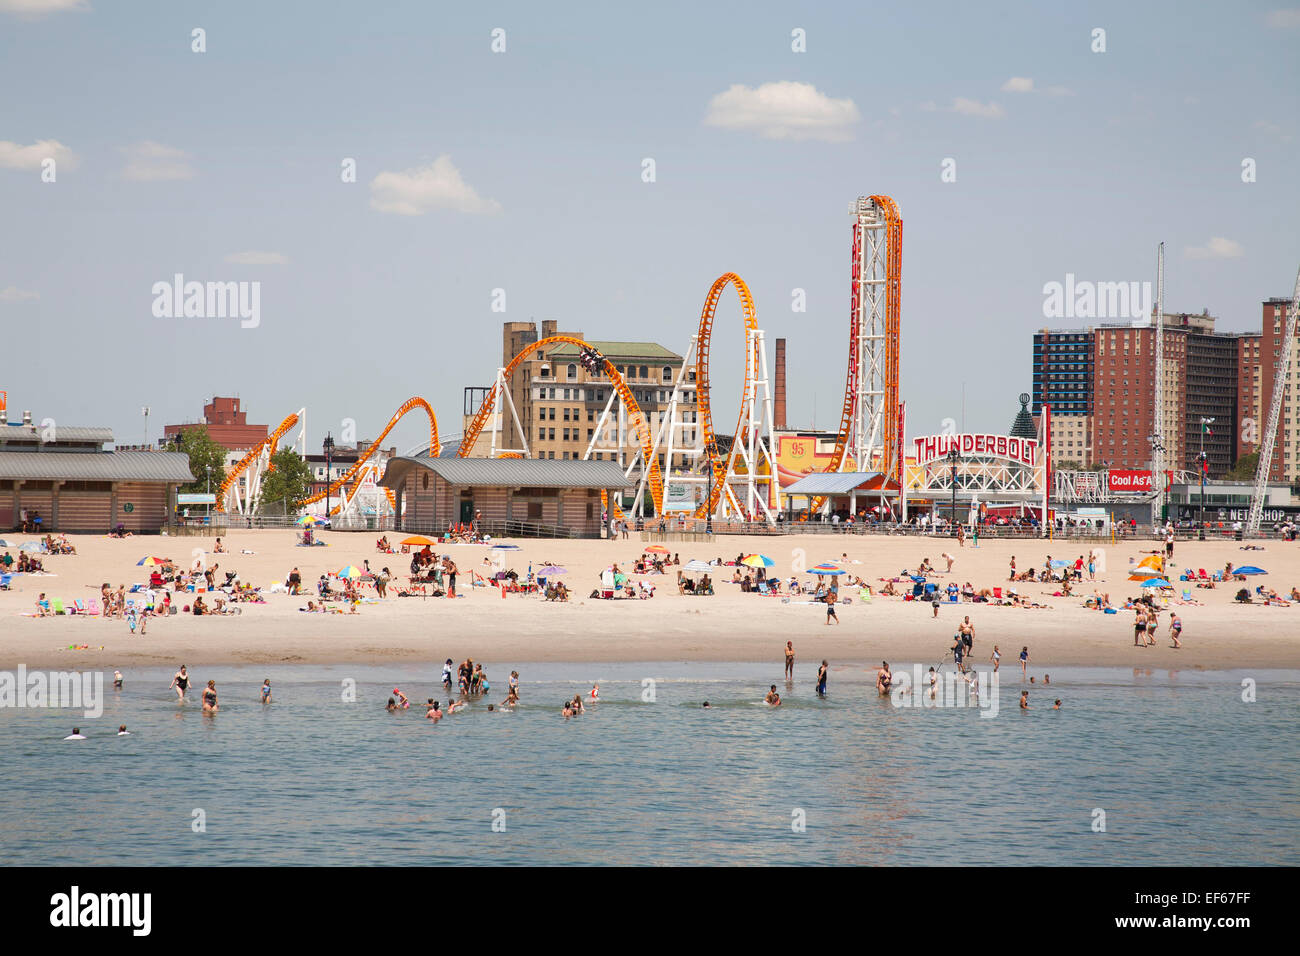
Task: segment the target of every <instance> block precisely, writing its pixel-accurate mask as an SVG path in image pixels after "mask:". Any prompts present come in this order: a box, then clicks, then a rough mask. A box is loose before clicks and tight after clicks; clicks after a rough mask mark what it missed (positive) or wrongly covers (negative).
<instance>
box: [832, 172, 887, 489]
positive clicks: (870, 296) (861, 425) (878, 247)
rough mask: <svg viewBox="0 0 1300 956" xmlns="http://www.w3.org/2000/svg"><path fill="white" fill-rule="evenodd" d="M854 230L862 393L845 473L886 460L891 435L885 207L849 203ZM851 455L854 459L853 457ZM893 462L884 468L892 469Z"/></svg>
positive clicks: (861, 201)
mask: <svg viewBox="0 0 1300 956" xmlns="http://www.w3.org/2000/svg"><path fill="white" fill-rule="evenodd" d="M849 214H850V215H852V216H854V217H855V218H856V220H857V222H856V225H855V228H854V234H853V277H852V281H853V305H852V315H851V322H852V327H853V328H855V329H856V330H857V342H856V345H857V357H858V362H857V366H858V367H857V375H856V383H857V385H856V393H855V404H854V413H853V419H852V424H851V425H850V429H851V433H850V435H849V436H848V444H847V448H846V452H847V453H846V454H845V455H844V456H843V457H842V459H841V460H840V471H853V470H857V471H867V470H869V469H870V468H871V467H872V462H873V461H874V460H875V459H876V458H877V457H879V458H883V457H884V456H883V454H882V452H883V449H884V436H885V423H884V414H885V349H886V341H885V338H886V337H885V291H886V284H887V272H886V262H887V255H888V246H887V239H886V221H885V213H884V210H883V209H881V208H880V207H879V206H878V205H877V204H876V203H875V202H874V201H872V200H871V199H870V198H868V197H866V196H860V197H858V200H857V202H855V203H851V204H850V205H849ZM850 456H851V458H852V460H851V461H850ZM889 464H890V463H889V462H886V461H881V462H880V470H881V471H885V472H886V473H887V474H888V473H889V471H888V468H889Z"/></svg>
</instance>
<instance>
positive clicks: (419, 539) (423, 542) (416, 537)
mask: <svg viewBox="0 0 1300 956" xmlns="http://www.w3.org/2000/svg"><path fill="white" fill-rule="evenodd" d="M401 543H402V544H406V545H412V544H413V545H415V546H416V547H420V548H423V547H426V546H432V545H434V544H437V542H436V541H434V540H433V539H432V538H426V537H425V536H424V535H422V534H413V535H411V536H410V537H409V538H403V539H402V542H401Z"/></svg>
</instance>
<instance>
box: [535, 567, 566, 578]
mask: <svg viewBox="0 0 1300 956" xmlns="http://www.w3.org/2000/svg"><path fill="white" fill-rule="evenodd" d="M568 573H569V572H568V569H567V568H557V567H556V566H555V565H553V564H548V565H547V566H546V567H544V568H538V569H537V576H538V577H539V578H553V577H555V576H556V575H559V574H568Z"/></svg>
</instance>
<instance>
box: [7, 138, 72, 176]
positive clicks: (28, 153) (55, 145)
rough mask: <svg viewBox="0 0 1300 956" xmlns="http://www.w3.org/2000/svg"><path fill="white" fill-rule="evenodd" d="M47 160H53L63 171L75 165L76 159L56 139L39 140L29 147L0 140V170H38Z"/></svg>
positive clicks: (70, 151)
mask: <svg viewBox="0 0 1300 956" xmlns="http://www.w3.org/2000/svg"><path fill="white" fill-rule="evenodd" d="M47 159H53V160H54V161H55V163H56V164H58V165H59V166H62V167H64V168H65V169H72V168H73V167H75V166H76V165H77V157H76V156H74V155H73V153H72V150H70V149H68V147H66V146H64V145H63V144H62V143H60V142H59V141H58V140H57V139H40V140H37V141H36V142H34V143H32V145H30V146H20V145H18V144H17V143H11V142H9V141H8V140H7V139H0V168H4V169H40V168H41V163H42V162H44V161H45V160H47Z"/></svg>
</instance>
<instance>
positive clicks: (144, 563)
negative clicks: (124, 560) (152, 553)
mask: <svg viewBox="0 0 1300 956" xmlns="http://www.w3.org/2000/svg"><path fill="white" fill-rule="evenodd" d="M166 563H167V559H166V558H151V557H143V558H141V559H140V560H139V561H137V562H136V563H135V566H136V567H137V568H141V567H143V568H152V567H153V566H154V565H157V564H166Z"/></svg>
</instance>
